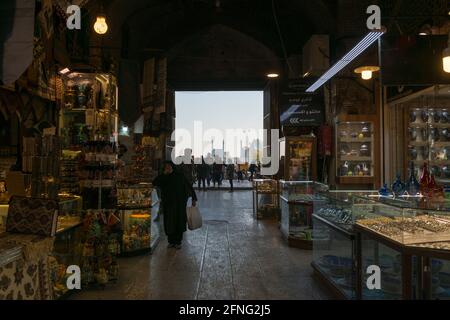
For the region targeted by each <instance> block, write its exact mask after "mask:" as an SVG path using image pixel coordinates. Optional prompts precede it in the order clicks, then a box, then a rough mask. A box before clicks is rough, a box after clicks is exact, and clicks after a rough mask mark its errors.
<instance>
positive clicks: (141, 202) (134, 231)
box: [117, 183, 159, 255]
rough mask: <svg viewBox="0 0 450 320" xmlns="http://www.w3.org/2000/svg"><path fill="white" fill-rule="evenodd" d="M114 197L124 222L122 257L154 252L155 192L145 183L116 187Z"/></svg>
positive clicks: (155, 232)
mask: <svg viewBox="0 0 450 320" xmlns="http://www.w3.org/2000/svg"><path fill="white" fill-rule="evenodd" d="M117 198H118V209H119V210H120V213H121V220H122V223H123V236H122V254H123V255H130V254H137V253H143V252H148V251H152V250H153V249H155V247H156V245H157V242H158V240H159V226H158V225H157V224H158V222H157V217H158V210H159V200H158V197H157V195H156V190H154V189H153V187H152V186H151V184H148V183H141V184H137V185H132V186H124V187H118V188H117ZM154 224H155V225H154Z"/></svg>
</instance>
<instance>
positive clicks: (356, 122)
mask: <svg viewBox="0 0 450 320" xmlns="http://www.w3.org/2000/svg"><path fill="white" fill-rule="evenodd" d="M335 128H336V134H335V154H336V181H337V183H338V184H342V185H358V186H361V185H365V186H370V187H372V188H373V187H375V188H376V187H378V186H379V185H380V164H379V163H380V161H379V159H380V150H379V144H380V135H379V131H378V119H377V116H376V115H341V116H338V117H337V119H336V124H335Z"/></svg>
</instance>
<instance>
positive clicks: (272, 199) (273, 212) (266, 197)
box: [253, 179, 280, 219]
mask: <svg viewBox="0 0 450 320" xmlns="http://www.w3.org/2000/svg"><path fill="white" fill-rule="evenodd" d="M279 208H280V206H279V191H278V181H277V180H273V179H254V180H253V216H254V217H255V218H256V219H264V218H268V217H278V216H279V210H280V209H279Z"/></svg>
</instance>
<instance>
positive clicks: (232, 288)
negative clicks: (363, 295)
mask: <svg viewBox="0 0 450 320" xmlns="http://www.w3.org/2000/svg"><path fill="white" fill-rule="evenodd" d="M198 197H199V205H200V210H201V213H202V216H203V219H204V226H203V228H202V229H200V230H197V231H188V232H186V233H185V241H184V245H183V248H182V249H181V250H179V251H177V250H175V249H167V248H166V242H165V240H164V239H162V241H161V242H160V244H159V246H158V248H157V249H156V250H155V252H154V253H153V255H144V256H139V257H133V258H122V259H120V268H121V269H120V279H119V281H118V282H117V284H111V285H108V286H107V287H106V289H104V290H83V291H81V292H79V293H76V294H74V295H72V298H73V299H327V298H329V297H328V295H327V293H326V292H324V291H323V290H322V288H321V287H319V285H318V284H317V282H316V281H315V280H314V279H312V277H311V276H312V269H311V267H310V262H311V257H312V252H311V251H304V250H299V249H295V248H289V247H288V246H287V245H286V243H285V242H284V241H283V239H282V238H281V236H280V231H279V230H278V226H277V223H276V222H270V221H256V220H254V219H253V217H252V203H251V197H252V194H251V192H250V191H236V192H234V193H228V192H225V191H221V192H202V191H199V192H198Z"/></svg>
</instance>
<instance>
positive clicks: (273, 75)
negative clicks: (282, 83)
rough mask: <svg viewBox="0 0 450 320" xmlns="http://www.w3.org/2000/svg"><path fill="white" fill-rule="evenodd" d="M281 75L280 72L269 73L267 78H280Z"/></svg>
mask: <svg viewBox="0 0 450 320" xmlns="http://www.w3.org/2000/svg"><path fill="white" fill-rule="evenodd" d="M279 76H280V75H279V74H278V73H268V74H267V78H272V79H273V78H278V77H279Z"/></svg>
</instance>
